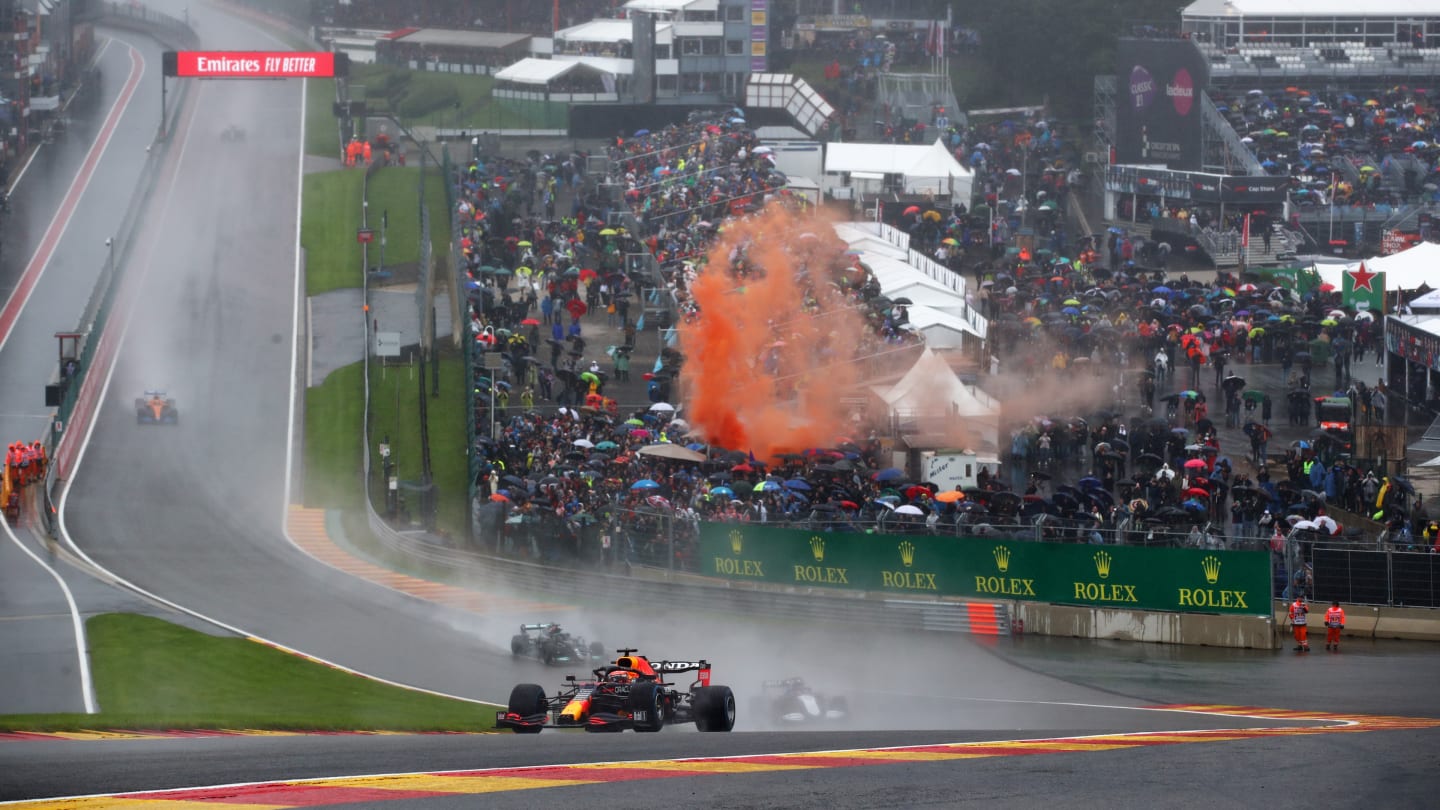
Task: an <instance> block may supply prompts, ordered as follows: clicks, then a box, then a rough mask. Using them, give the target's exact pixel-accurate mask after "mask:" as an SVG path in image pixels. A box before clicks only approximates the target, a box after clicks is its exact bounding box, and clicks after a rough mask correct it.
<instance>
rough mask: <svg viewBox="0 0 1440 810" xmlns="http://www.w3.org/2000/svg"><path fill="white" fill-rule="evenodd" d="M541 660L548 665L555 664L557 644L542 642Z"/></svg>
mask: <svg viewBox="0 0 1440 810" xmlns="http://www.w3.org/2000/svg"><path fill="white" fill-rule="evenodd" d="M540 660H542V661H544V662H545V663H547V664H553V663H555V642H553V641H542V642H540Z"/></svg>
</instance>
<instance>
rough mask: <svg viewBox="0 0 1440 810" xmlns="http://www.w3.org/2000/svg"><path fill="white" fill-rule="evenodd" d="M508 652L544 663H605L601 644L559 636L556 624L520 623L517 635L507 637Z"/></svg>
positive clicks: (574, 637) (603, 648) (570, 636)
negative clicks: (508, 641) (508, 642)
mask: <svg viewBox="0 0 1440 810" xmlns="http://www.w3.org/2000/svg"><path fill="white" fill-rule="evenodd" d="M510 652H511V653H512V654H514V655H517V656H518V655H528V656H530V657H531V658H539V659H540V660H541V661H544V662H545V663H547V664H589V663H592V662H595V661H604V660H605V645H604V644H601V643H600V642H598V641H596V642H592V643H590V644H586V643H585V639H583V638H581V637H580V636H576V635H571V634H570V633H562V632H561V631H560V625H558V624H555V623H553V622H546V623H544V624H522V625H520V632H519V633H517V634H515V635H513V636H511V637H510Z"/></svg>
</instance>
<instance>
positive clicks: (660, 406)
mask: <svg viewBox="0 0 1440 810" xmlns="http://www.w3.org/2000/svg"><path fill="white" fill-rule="evenodd" d="M650 410H652V411H654V412H656V413H674V412H675V406H674V405H671V404H670V403H668V402H657V403H655V404H654V405H651V406H650Z"/></svg>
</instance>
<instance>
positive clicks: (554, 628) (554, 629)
mask: <svg viewBox="0 0 1440 810" xmlns="http://www.w3.org/2000/svg"><path fill="white" fill-rule="evenodd" d="M546 632H548V633H549V634H550V635H552V636H558V635H560V625H558V624H552V625H550V626H549V627H547V628H546Z"/></svg>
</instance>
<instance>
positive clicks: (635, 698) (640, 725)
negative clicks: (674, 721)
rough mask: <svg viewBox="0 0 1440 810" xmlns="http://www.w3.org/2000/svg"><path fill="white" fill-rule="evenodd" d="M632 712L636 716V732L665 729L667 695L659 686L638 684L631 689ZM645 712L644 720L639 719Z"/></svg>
mask: <svg viewBox="0 0 1440 810" xmlns="http://www.w3.org/2000/svg"><path fill="white" fill-rule="evenodd" d="M630 711H631V712H632V713H633V714H634V715H635V716H636V718H637V719H636V720H635V730H636V731H659V730H660V729H662V728H664V727H665V695H664V692H662V691H661V689H660V687H659V686H658V685H657V684H653V683H643V682H642V683H637V684H634V685H633V686H631V687H630ZM640 712H644V719H643V720H641V719H638V718H639V717H640V716H641V715H640Z"/></svg>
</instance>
